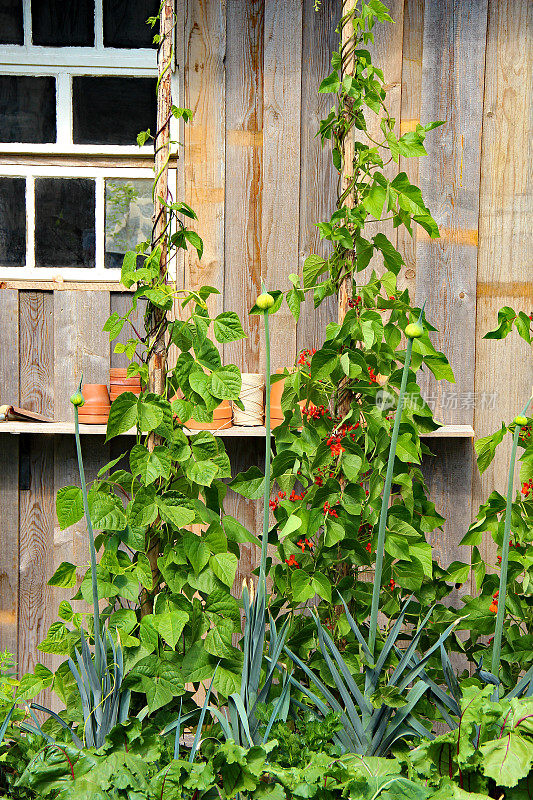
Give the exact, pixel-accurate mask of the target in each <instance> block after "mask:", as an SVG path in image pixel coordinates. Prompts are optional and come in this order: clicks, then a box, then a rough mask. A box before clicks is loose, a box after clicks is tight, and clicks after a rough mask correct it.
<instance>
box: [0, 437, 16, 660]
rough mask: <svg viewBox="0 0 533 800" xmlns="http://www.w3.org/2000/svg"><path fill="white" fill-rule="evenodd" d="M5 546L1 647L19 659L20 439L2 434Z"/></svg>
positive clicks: (0, 576)
mask: <svg viewBox="0 0 533 800" xmlns="http://www.w3.org/2000/svg"><path fill="white" fill-rule="evenodd" d="M0 460H1V463H2V464H3V465H4V467H3V469H2V490H1V491H0V515H1V518H2V548H1V551H0V650H9V652H10V653H13V655H14V656H15V658H16V659H18V593H19V440H18V438H14V437H13V436H2V435H0Z"/></svg>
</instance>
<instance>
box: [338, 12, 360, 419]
mask: <svg viewBox="0 0 533 800" xmlns="http://www.w3.org/2000/svg"><path fill="white" fill-rule="evenodd" d="M356 2H357V0H343V3H342V23H341V24H342V28H341V42H342V53H343V59H342V62H343V63H342V76H343V77H344V76H345V75H350V74H352V73H353V69H354V56H353V53H352V54H350V53H349V51H350V40H351V39H352V37H353V23H352V16H351V12H353V10H354V8H355V5H356ZM348 15H350V16H348ZM347 53H348V57H346V55H347ZM354 145H355V128H354V127H352V128H351V129H350V130H349V131H348V134H347V135H346V137H345V139H344V142H343V147H342V180H341V196H342V193H343V192H345V191H346V189H347V187H348V186H349V183H350V179H351V177H352V174H353V159H354V153H355V147H354ZM345 203H346V205H348V206H352V205H353V196H352V195H351V194H348V196H347V197H346V200H345ZM354 257H355V256H354ZM351 294H352V276H351V275H350V276H349V277H346V278H345V279H344V280H343V282H342V284H341V285H340V286H339V293H338V314H337V316H338V322H339V323H342V322H343V320H344V317H345V316H346V312H347V310H348V298H349V297H351ZM348 407H349V403H348ZM346 410H347V409H344V411H346Z"/></svg>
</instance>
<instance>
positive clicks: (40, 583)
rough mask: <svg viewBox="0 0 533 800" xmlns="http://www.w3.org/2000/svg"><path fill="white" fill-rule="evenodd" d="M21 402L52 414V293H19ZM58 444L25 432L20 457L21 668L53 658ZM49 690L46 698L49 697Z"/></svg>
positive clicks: (31, 666) (19, 616) (26, 669)
mask: <svg viewBox="0 0 533 800" xmlns="http://www.w3.org/2000/svg"><path fill="white" fill-rule="evenodd" d="M19 305H20V315H19V324H20V347H19V349H20V379H21V380H20V404H21V406H22V407H23V408H29V409H31V410H32V411H36V412H38V413H40V414H45V415H47V416H49V417H53V413H54V405H53V394H54V393H53V389H54V306H53V297H52V294H51V293H49V292H22V291H21V292H20V298H19ZM53 454H54V445H53V438H52V437H51V436H46V435H45V436H32V435H27V436H23V437H21V440H20V449H19V459H20V475H21V478H22V479H23V480H21V484H20V490H19V507H20V511H19V524H20V531H19V571H20V574H19V611H18V626H19V630H18V650H19V653H18V663H19V672H20V673H24V672H28V671H32V670H33V669H34V667H35V664H36V663H37V662H38V661H41V662H42V663H43V664H46V665H47V666H51V663H52V661H51V658H50V657H49V656H47V655H45V654H41V653H39V652H38V650H37V646H38V645H39V643H40V642H41V641H42V640H43V639H44V638H45V637H46V634H47V631H48V628H49V627H50V625H51V623H52V622H53V621H54V619H55V615H54V613H53V609H52V603H51V598H52V590H51V588H50V587H49V586H48V585H47V581H48V579H49V577H50V576H51V574H52V571H53V542H54V483H53V469H54V455H53ZM49 694H50V693H49V692H45V693H44V697H43V700H44V702H48V701H49Z"/></svg>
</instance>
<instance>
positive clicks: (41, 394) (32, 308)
mask: <svg viewBox="0 0 533 800" xmlns="http://www.w3.org/2000/svg"><path fill="white" fill-rule="evenodd" d="M19 308H20V311H19V324H20V344H19V349H20V403H21V406H22V407H23V408H27V409H29V410H30V411H36V412H37V413H39V414H44V415H45V416H47V417H50V418H52V419H53V416H54V392H53V390H54V324H53V323H54V306H53V297H52V293H51V292H23V291H21V292H20V294H19Z"/></svg>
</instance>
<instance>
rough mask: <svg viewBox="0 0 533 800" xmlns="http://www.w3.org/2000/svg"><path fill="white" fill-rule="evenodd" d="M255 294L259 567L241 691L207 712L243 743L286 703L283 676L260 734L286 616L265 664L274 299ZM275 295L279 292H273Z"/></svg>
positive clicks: (250, 596) (249, 600) (250, 593)
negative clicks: (261, 421)
mask: <svg viewBox="0 0 533 800" xmlns="http://www.w3.org/2000/svg"><path fill="white" fill-rule="evenodd" d="M262 292H263V293H262V294H260V295H259V297H258V298H257V300H256V302H255V305H254V307H253V308H252V311H251V313H252V314H261V315H262V317H263V320H264V324H265V352H266V381H265V383H266V386H265V397H266V403H265V427H266V434H265V487H264V492H263V532H262V537H261V562H260V566H259V580H258V584H257V591H254V585H253V582H252V580H250V588H248V586H247V584H246V581H243V592H242V600H243V607H244V643H243V667H242V674H241V690H240V692H234V693H233V694H232V695H231V696H230V697H229V698H228V704H227V708H226V709H217V708H211V712H212V713H213V715H214V716H215V717H216V719H217V720H218V721H219V723H220V725H221V728H222V731H223V733H224V736H225V738H226V739H227V740H230V739H232V740H233V741H235V742H236V743H237V744H239V745H242V746H244V747H252V746H253V745H254V744H260V743H265V742H266V741H268V737H269V734H270V730H271V728H272V725H273V724H274V722H275V721H276V720H277V719H283V720H285V719H286V718H287V713H288V707H289V700H290V698H289V690H290V684H289V681H288V680H287V677H286V676H285V678H284V685H283V688H282V690H281V693H280V695H279V696H278V698H277V699H276V701H275V703H274V707H273V710H272V712H271V715H270V718H269V720H268V723H267V725H266V730H265V731H264V733H263V735H262V736H261V735H260V731H259V720H258V719H257V716H256V710H257V707H258V705H259V704H263V703H268V702H269V698H270V692H271V689H272V684H273V680H274V676H275V673H276V666H277V662H278V659H279V656H280V655H281V652H282V650H283V646H284V644H285V639H286V636H287V630H288V625H289V620H288V619H287V620H286V621H285V623H284V624H283V626H282V628H281V630H280V631H279V632H278V630H277V628H276V624H275V622H274V619H273V618H272V616H271V615H270V613H269V614H268V618H269V628H270V638H269V654H268V659H267V664H266V667H265V659H264V646H265V636H266V625H267V605H268V592H267V584H266V565H267V553H268V529H269V499H270V465H271V447H270V436H271V434H270V402H269V400H270V371H271V363H270V328H269V315H270V314H271V313H274V312H275V311H276V308H277V307H276V305H275V303H276V300H275V298H274V297H273V296H272V295H271V294H269V293H267V292H265V288H264V285H263V286H262ZM276 294H279V292H278V293H276Z"/></svg>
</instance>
